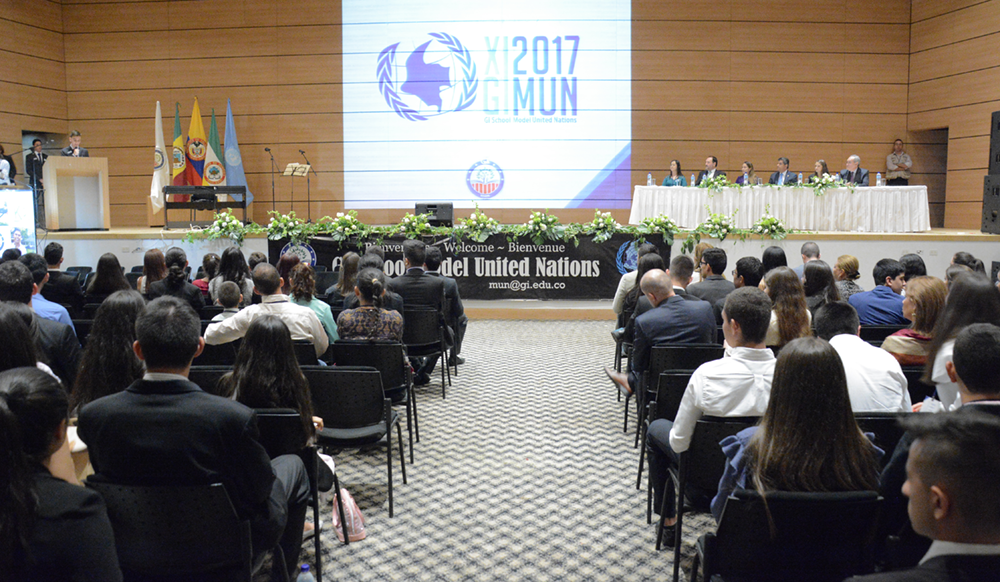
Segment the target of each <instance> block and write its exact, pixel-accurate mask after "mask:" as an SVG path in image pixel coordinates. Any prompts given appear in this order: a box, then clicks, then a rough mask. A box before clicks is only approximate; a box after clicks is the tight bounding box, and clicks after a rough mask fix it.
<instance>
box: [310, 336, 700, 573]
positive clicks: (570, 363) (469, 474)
mask: <svg viewBox="0 0 1000 582" xmlns="http://www.w3.org/2000/svg"><path fill="white" fill-rule="evenodd" d="M611 325H612V324H611V323H610V322H583V321H581V322H574V321H556V322H554V321H474V322H472V323H470V325H469V331H468V335H467V336H466V340H465V345H464V348H463V350H464V351H463V355H464V356H465V357H466V360H467V363H466V364H464V365H462V366H460V367H459V376H457V377H455V378H453V383H454V385H453V387H452V388H450V389H449V390H448V397H447V399H445V400H442V398H441V390H440V384H439V382H438V381H437V380H435V381H434V382H432V383H431V384H430V385H428V386H426V387H422V388H419V389H418V392H417V401H418V404H419V413H420V437H421V440H420V443H418V444H417V445H416V450H415V457H416V459H415V461H416V462H415V464H414V465H412V466H408V467H407V477H408V479H409V484H408V485H403V484H402V480H401V478H400V477H399V474H398V472H394V474H395V477H396V481H395V483H396V487H395V488H394V494H395V517H393V518H392V519H389V517H388V504H387V501H386V486H385V480H386V474H385V450H384V448H376V449H370V450H369V451H366V452H360V453H358V452H356V451H351V450H346V451H343V452H341V453H340V454H339V455H337V457H336V460H337V467H338V475H339V476H340V479H341V484H342V486H344V487H347V488H348V489H349V490H350V491H351V493H352V494H353V495H354V497H355V499H356V500H357V502H358V504H359V506H360V507H361V511H362V513H363V514H364V516H365V520H366V526H367V531H368V539H366V540H364V541H361V542H357V543H352V544H350V545H348V546H343V545H341V544H340V543H339V541H338V540H337V537H336V535H335V534H334V533H333V532H332V531H330V528H329V527H326V529H325V530H324V532H323V550H324V556H323V557H324V560H323V561H324V568H323V569H324V574H325V576H324V577H325V578H326V577H327V575H328V576H329V578H327V579H350V580H466V579H474V580H504V581H510V580H622V579H628V580H654V579H656V580H663V579H666V578H667V577H668V576H669V575H670V573H671V571H672V553H671V552H670V551H662V552H656V551H655V550H654V545H655V526H653V525H647V524H646V516H645V484H643V490H642V491H637V490H636V489H635V471H636V468H637V466H638V451H637V450H636V449H634V448H633V447H632V444H633V434H632V433H629V434H624V433H623V432H622V427H621V411H622V406H623V404H622V403H620V402H618V401H617V399H616V392H615V390H614V389H613V388H612V386H611V385H610V383H609V382H608V381H607V378H606V377H605V376H604V374H603V372H602V371H601V368H602V366H603V365H604V364H610V363H611V360H612V356H613V352H614V344H613V343H612V341H611V337H610V334H609V331H610V328H611ZM634 425H635V424H634V420H633V421H632V422H630V426H633V427H634ZM398 462H399V459H398V457H396V458H395V459H394V463H397V468H398ZM644 483H645V482H644ZM330 508H331V504H326V505H325V506H324V516H325V517H324V521H325V522H326V523H327V524H329V521H330V511H331V509H330ZM710 521H711V518H710V517H709V516H705V515H698V516H694V518H693V519H692V521H691V522H690V524H691V527H688V526H687V523H686V524H685V550H686V551H685V554H687V553H689V552H690V551H692V544H693V541H694V540H695V539H696V537H697V535H699V534H700V533H702V532H703V531H705V530H706V528H708V527H714V526H712V525H710V523H709V522H710ZM311 548H312V544H306V546H305V547H304V548H303V556H304V559H307V560H309V561H311V560H312V552H311ZM688 560H689V556H687V557H686V559H685V562H687V561H688Z"/></svg>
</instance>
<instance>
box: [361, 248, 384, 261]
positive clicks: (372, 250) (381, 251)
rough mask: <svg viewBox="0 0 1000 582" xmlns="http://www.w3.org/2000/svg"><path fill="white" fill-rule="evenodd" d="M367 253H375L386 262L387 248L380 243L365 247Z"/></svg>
mask: <svg viewBox="0 0 1000 582" xmlns="http://www.w3.org/2000/svg"><path fill="white" fill-rule="evenodd" d="M365 255H375V256H376V257H378V258H380V259H382V262H383V263H384V262H385V250H384V249H383V248H382V247H381V246H380V245H368V247H367V248H366V249H365Z"/></svg>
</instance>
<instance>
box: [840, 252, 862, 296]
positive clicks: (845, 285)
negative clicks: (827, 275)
mask: <svg viewBox="0 0 1000 582" xmlns="http://www.w3.org/2000/svg"><path fill="white" fill-rule="evenodd" d="M860 268H861V264H860V263H859V262H858V258H857V257H855V256H852V255H840V256H839V257H837V264H835V265H834V266H833V278H834V279H836V280H837V291H839V292H840V299H841V301H848V300H850V298H851V295H854V294H855V293H862V292H864V289H862V288H861V286H860V285H858V284H857V280H858V279H860V278H861V273H860V271H859V270H860Z"/></svg>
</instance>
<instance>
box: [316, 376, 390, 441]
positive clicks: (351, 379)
mask: <svg viewBox="0 0 1000 582" xmlns="http://www.w3.org/2000/svg"><path fill="white" fill-rule="evenodd" d="M302 373H303V374H305V376H306V380H308V381H309V392H310V393H311V394H312V402H313V414H315V415H316V416H318V417H320V418H322V419H323V424H324V426H325V427H326V428H361V427H366V426H374V425H377V424H379V423H381V422H382V420H383V412H384V405H385V394H384V393H383V392H382V379H381V377H380V376H379V373H378V370H376V369H375V368H372V367H368V366H357V367H355V366H306V367H303V368H302Z"/></svg>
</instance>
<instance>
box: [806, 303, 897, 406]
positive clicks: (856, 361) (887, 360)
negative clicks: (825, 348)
mask: <svg viewBox="0 0 1000 582" xmlns="http://www.w3.org/2000/svg"><path fill="white" fill-rule="evenodd" d="M813 326H814V327H815V329H816V336H817V337H819V338H822V339H825V340H826V341H828V342H830V345H831V346H833V349H835V350H837V354H839V355H840V360H841V361H842V362H843V363H844V371H845V372H846V373H847V391H848V393H849V394H850V396H851V410H853V411H854V412H910V410H911V408H912V404H911V402H910V393H909V391H908V390H907V382H906V376H904V375H903V370H902V368H900V367H899V362H898V361H897V360H896V358H894V357H893V356H892V354H890V353H889V352H887V351H885V350H883V349H881V348H877V347H875V346H873V345H871V344H869V343H868V342H866V341H864V340H863V339H861V338H860V337H859V336H858V334H859V333H860V331H861V324H860V323H859V321H858V312H857V311H855V309H854V308H853V307H851V305H850V304H848V303H845V302H843V301H835V302H831V303H827V304H826V305H824V306H822V307H820V308H819V309H817V310H816V317H815V318H814V319H813ZM886 356H888V357H886Z"/></svg>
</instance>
